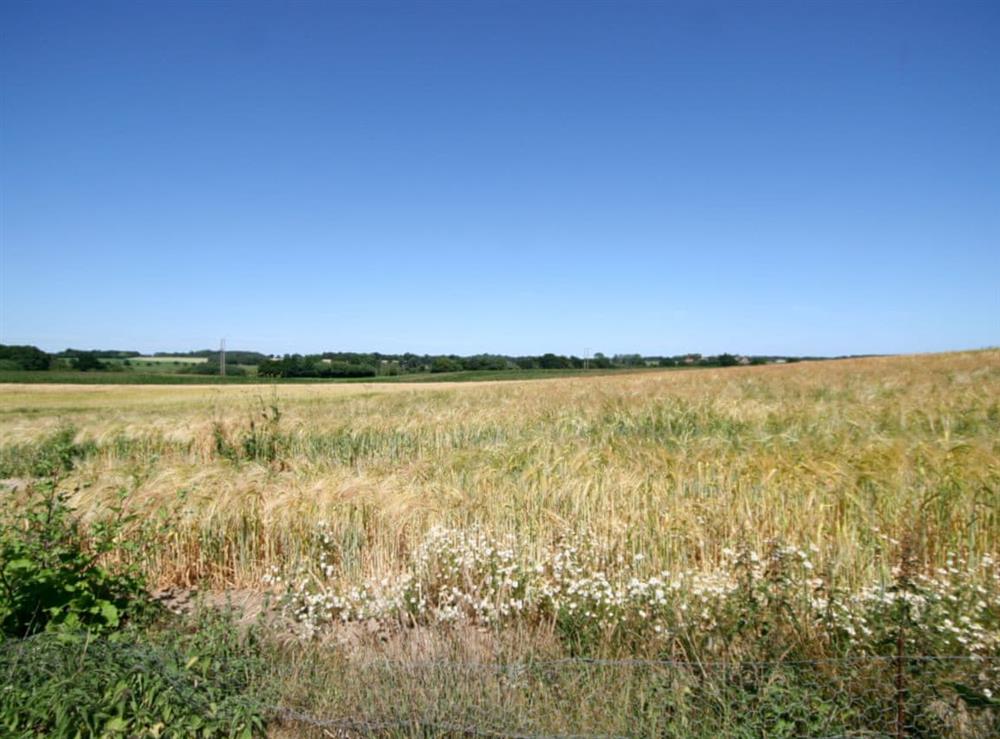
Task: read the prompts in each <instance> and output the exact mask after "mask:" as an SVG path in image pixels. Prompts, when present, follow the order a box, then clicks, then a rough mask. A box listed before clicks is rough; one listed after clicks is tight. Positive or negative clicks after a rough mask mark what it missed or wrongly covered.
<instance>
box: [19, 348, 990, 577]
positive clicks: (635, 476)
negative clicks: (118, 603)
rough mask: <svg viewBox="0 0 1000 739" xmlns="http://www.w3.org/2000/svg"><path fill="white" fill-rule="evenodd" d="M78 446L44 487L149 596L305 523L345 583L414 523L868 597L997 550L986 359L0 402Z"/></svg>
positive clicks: (412, 530) (258, 571)
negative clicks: (896, 575) (913, 553)
mask: <svg viewBox="0 0 1000 739" xmlns="http://www.w3.org/2000/svg"><path fill="white" fill-rule="evenodd" d="M66 424H71V425H72V426H73V427H75V428H76V429H77V439H78V440H88V441H93V442H95V443H96V450H95V451H93V452H92V453H90V454H88V455H87V456H86V457H85V458H84V459H83V460H82V461H80V462H79V463H78V464H77V466H76V467H75V468H74V470H73V472H72V473H71V475H70V477H69V478H67V479H66V480H64V481H63V482H62V485H63V486H64V487H69V488H72V489H75V493H74V495H73V502H74V503H75V504H76V505H77V506H78V507H79V508H80V509H81V510H82V511H83V512H84V513H85V515H88V516H99V515H102V513H103V512H105V511H107V510H109V508H110V507H111V506H112V505H113V504H114V502H115V501H116V500H117V499H118V497H117V496H118V495H119V493H120V492H123V493H124V495H125V497H124V504H125V507H126V509H127V510H128V511H129V512H131V513H137V514H139V516H138V518H137V520H136V523H135V524H134V525H135V526H136V527H137V528H136V532H137V534H141V535H143V536H146V537H148V541H149V545H150V546H149V552H148V565H149V568H150V571H151V572H152V573H154V574H155V575H156V577H157V578H158V580H159V581H160V583H161V584H164V585H167V584H190V583H192V582H195V581H202V582H207V583H210V584H213V585H219V586H221V585H228V586H234V585H235V586H258V585H259V584H260V582H261V578H262V577H263V576H264V574H265V573H267V572H269V571H271V568H272V567H274V566H275V565H277V566H281V565H283V564H285V563H287V562H290V561H292V560H295V559H297V558H299V557H300V555H305V554H308V551H309V549H310V547H313V546H314V545H315V538H316V537H315V532H316V530H317V524H319V523H320V522H323V523H324V524H325V527H324V531H325V532H326V535H327V536H329V537H332V541H333V542H334V545H335V549H336V552H337V553H338V554H337V561H336V567H337V571H338V575H339V576H341V577H343V578H344V579H345V580H346V579H351V578H358V577H360V576H362V575H364V576H372V575H376V574H379V573H391V572H394V571H396V570H397V569H398V568H399V567H400V566H401V564H400V563H402V562H404V561H405V560H406V558H407V557H408V556H409V555H410V554H411V553H412V552H413V550H414V549H415V547H416V546H417V545H418V544H419V542H420V541H421V539H422V538H423V537H424V535H425V534H426V532H427V531H428V530H430V529H431V528H432V527H434V526H436V525H441V526H445V527H448V528H452V529H461V528H463V527H469V526H472V525H478V526H480V527H482V528H483V529H485V530H488V531H491V532H493V533H495V534H496V535H498V536H507V535H509V534H512V535H513V536H514V537H515V538H516V540H517V541H518V542H519V543H520V549H521V550H524V551H530V550H531V548H532V547H538V548H542V547H547V546H550V545H552V544H553V543H556V542H559V541H561V540H563V539H565V538H568V537H570V536H575V537H579V536H585V537H588V538H591V539H593V540H595V541H600V542H602V544H603V545H604V546H606V548H607V550H608V551H609V552H611V553H613V554H618V555H622V556H624V557H627V558H629V561H631V558H632V557H633V556H634V555H636V554H641V555H642V556H643V558H644V559H643V562H644V563H645V564H646V565H648V567H649V569H650V571H656V570H658V569H677V568H685V569H692V568H694V569H697V568H710V567H714V566H716V565H717V564H718V563H719V562H720V560H721V558H722V557H723V550H724V549H727V548H731V547H738V546H744V545H745V546H749V547H755V548H758V549H763V548H765V547H766V545H767V543H768V542H770V541H774V540H777V541H781V542H783V543H785V544H787V545H790V546H798V547H803V548H805V547H809V546H810V545H811V546H813V547H817V548H818V549H819V553H818V555H817V556H816V566H817V567H818V568H819V569H821V570H823V571H828V572H833V573H837V575H838V577H840V578H842V579H845V580H848V581H853V580H855V579H856V580H858V581H861V580H870V579H871V578H872V577H874V576H878V574H879V573H880V572H883V571H884V570H885V568H887V567H889V566H891V564H892V563H893V557H894V556H895V554H894V553H893V552H889V551H887V548H888V545H887V542H891V541H892V540H893V539H902V538H904V537H908V538H910V539H913V540H914V541H916V542H917V546H918V551H919V553H920V557H921V558H922V560H923V561H924V562H925V563H927V564H935V565H936V564H940V563H942V562H944V561H945V558H946V556H947V553H948V552H949V551H951V552H956V553H960V554H961V555H963V556H978V555H982V554H985V553H990V554H993V555H996V554H997V553H1000V352H998V351H996V350H987V351H978V352H965V353H956V354H941V355H923V356H905V357H891V358H870V359H856V360H844V361H831V362H822V363H801V364H791V365H769V366H764V367H746V368H729V369H722V370H698V371H684V372H681V371H664V372H652V373H639V374H630V375H613V376H603V377H588V378H578V379H577V378H574V379H565V378H563V379H553V380H538V381H526V382H503V383H488V384H487V383H468V384H453V385H451V384H449V385H445V384H421V385H404V384H394V385H390V384H386V385H376V384H372V385H353V384H352V385H347V384H324V385H321V384H313V385H278V386H275V387H273V388H267V387H261V386H222V387H207V386H202V387H197V386H195V387H192V386H182V387H169V386H99V385H98V386H12V385H7V386H2V387H0V446H8V447H9V446H10V445H14V444H26V443H35V442H38V441H39V440H40V439H42V438H44V437H45V436H46V435H47V434H51V433H52V432H53V431H54V430H56V429H58V428H59V427H61V426H65V425H66Z"/></svg>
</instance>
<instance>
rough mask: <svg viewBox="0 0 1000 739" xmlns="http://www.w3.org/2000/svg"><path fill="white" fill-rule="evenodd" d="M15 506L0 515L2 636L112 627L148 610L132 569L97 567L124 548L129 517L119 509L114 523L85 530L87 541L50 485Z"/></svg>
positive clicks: (31, 492)
mask: <svg viewBox="0 0 1000 739" xmlns="http://www.w3.org/2000/svg"><path fill="white" fill-rule="evenodd" d="M19 503H20V504H19V505H18V506H16V507H15V506H8V507H6V508H5V509H4V510H3V513H2V514H0V524H2V527H0V639H6V638H19V637H26V636H30V635H31V634H34V633H37V632H39V631H42V630H45V629H51V628H54V627H66V628H68V629H87V630H91V631H107V630H112V629H116V628H118V627H119V626H120V625H121V624H122V622H123V621H124V620H125V619H127V618H128V617H129V616H131V615H133V614H138V613H139V612H140V611H142V610H145V609H147V608H149V601H148V598H147V597H146V595H145V592H146V591H145V583H144V581H143V578H142V576H141V575H140V573H139V571H138V568H137V567H136V566H135V565H127V566H122V567H121V568H118V569H110V568H108V567H106V566H102V565H101V564H99V562H100V560H101V558H102V557H103V556H104V555H106V554H107V553H109V552H111V551H112V550H114V549H122V548H128V547H129V546H130V545H129V544H127V543H125V542H123V541H121V536H120V535H121V532H122V529H123V527H124V526H125V525H127V524H128V523H129V520H130V519H129V517H127V516H124V515H122V511H121V509H120V508H119V509H118V510H117V511H116V512H115V513H116V515H115V517H114V518H113V519H112V520H110V521H105V522H100V523H98V524H96V525H95V526H93V527H91V530H90V531H89V532H88V537H87V540H86V543H85V542H84V537H83V535H82V533H81V531H80V524H79V522H78V521H77V520H76V519H75V518H74V517H73V515H72V512H71V510H70V508H69V506H68V505H67V503H66V495H65V494H64V493H61V492H58V491H57V490H56V486H55V483H54V482H45V483H41V484H38V485H36V486H33V487H31V488H29V489H28V491H27V492H26V493H25V495H24V499H23V500H21V501H19ZM15 508H16V510H15ZM132 546H134V544H133V545H132Z"/></svg>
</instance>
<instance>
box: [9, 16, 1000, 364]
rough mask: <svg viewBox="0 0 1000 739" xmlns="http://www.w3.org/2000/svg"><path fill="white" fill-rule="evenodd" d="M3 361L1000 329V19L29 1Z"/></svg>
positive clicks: (22, 34) (939, 343) (895, 344)
mask: <svg viewBox="0 0 1000 739" xmlns="http://www.w3.org/2000/svg"><path fill="white" fill-rule="evenodd" d="M0 34H2V36H0V93H2V98H0V106H2V108H0V198H2V200H0V219H2V220H0V250H2V251H0V341H2V342H5V343H33V344H37V345H39V346H42V347H43V348H46V349H49V350H56V349H62V348H65V347H66V346H74V347H109V348H110V347H115V348H123V349H139V350H143V351H151V350H182V349H193V348H201V347H208V346H215V345H217V344H218V340H219V338H221V337H226V339H227V343H228V345H229V346H230V347H232V348H247V349H258V350H262V351H270V352H285V351H303V352H308V351H321V350H378V351H384V352H396V351H407V350H411V351H417V352H456V353H459V354H468V353H476V352H483V351H491V352H503V353H513V354H522V353H539V352H545V351H555V352H560V353H573V354H582V353H583V352H584V350H585V349H587V348H589V349H590V350H591V351H592V352H593V351H604V352H605V353H609V354H610V353H615V352H631V351H638V352H642V353H646V354H675V353H681V352H686V351H700V352H703V353H706V354H711V353H716V352H722V351H733V352H744V353H787V354H827V355H834V354H846V353H867V352H918V351H937V350H946V349H957V348H974V347H982V346H987V345H997V344H1000V3H997V2H984V3H978V4H977V3H963V2H951V1H949V2H938V3H922V2H871V1H868V0H865V1H863V2H841V1H837V2H819V1H818V0H816V1H812V2H801V1H800V0H796V1H794V2H787V3H779V2H767V3H752V2H737V1H736V0H732V1H731V2H725V3H712V2H704V1H701V0H699V1H698V2H691V3H681V2H669V3H667V2H663V3H629V2H608V3H596V2H582V1H578V2H572V3H570V2H550V3H543V2H539V1H537V0H536V1H533V2H524V3H519V2H503V3H489V2H458V1H456V2H447V3H430V2H402V3H386V2H366V3H349V2H294V3H286V2H248V1H246V0H241V1H240V2H207V1H205V2H196V3H185V2H179V1H172V2H162V3H152V2H141V3H136V2H116V3H102V2H88V3H79V2H66V3H59V2H31V3H29V2H15V1H12V0H8V1H7V2H5V3H3V4H2V5H0Z"/></svg>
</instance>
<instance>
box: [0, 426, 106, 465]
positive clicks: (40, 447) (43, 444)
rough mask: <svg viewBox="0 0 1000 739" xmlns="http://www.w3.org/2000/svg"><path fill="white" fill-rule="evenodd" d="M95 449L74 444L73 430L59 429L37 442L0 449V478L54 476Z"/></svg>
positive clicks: (74, 435)
mask: <svg viewBox="0 0 1000 739" xmlns="http://www.w3.org/2000/svg"><path fill="white" fill-rule="evenodd" d="M96 448H97V447H96V445H95V444H94V443H93V442H89V441H87V442H77V441H76V429H75V428H73V427H72V426H63V427H61V428H59V429H58V430H57V431H56V432H55V433H53V434H51V435H50V436H47V437H45V438H44V439H42V440H41V441H38V442H32V443H27V444H14V445H11V446H6V447H2V448H0V477H57V476H59V475H63V474H65V473H67V472H69V471H70V470H71V469H72V468H73V465H74V464H76V462H77V461H78V460H80V459H82V458H84V457H86V456H88V455H90V454H92V453H93V452H94V451H95V450H96Z"/></svg>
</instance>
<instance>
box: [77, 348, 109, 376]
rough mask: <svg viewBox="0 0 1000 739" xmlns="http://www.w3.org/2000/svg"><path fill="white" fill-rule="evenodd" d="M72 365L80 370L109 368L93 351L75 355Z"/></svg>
mask: <svg viewBox="0 0 1000 739" xmlns="http://www.w3.org/2000/svg"><path fill="white" fill-rule="evenodd" d="M71 366H72V367H73V369H75V370H79V371H80V372H88V371H90V370H102V369H107V367H106V366H105V364H104V362H102V361H101V360H100V359H98V358H97V357H96V356H95V355H94V354H92V353H91V352H83V353H80V354H79V355H78V356H76V357H74V358H73V361H72V365H71Z"/></svg>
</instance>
